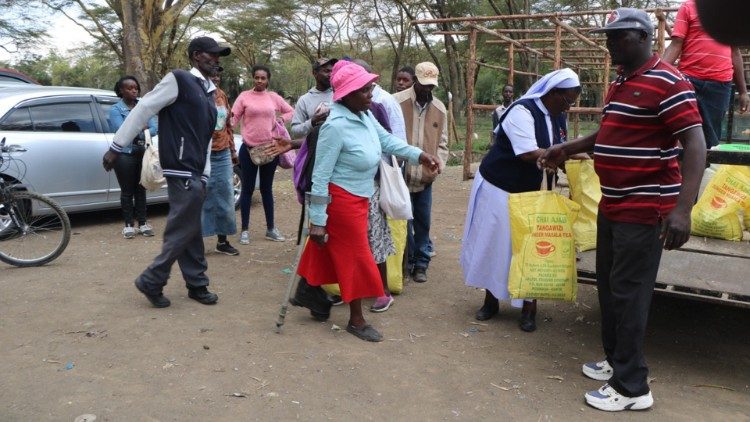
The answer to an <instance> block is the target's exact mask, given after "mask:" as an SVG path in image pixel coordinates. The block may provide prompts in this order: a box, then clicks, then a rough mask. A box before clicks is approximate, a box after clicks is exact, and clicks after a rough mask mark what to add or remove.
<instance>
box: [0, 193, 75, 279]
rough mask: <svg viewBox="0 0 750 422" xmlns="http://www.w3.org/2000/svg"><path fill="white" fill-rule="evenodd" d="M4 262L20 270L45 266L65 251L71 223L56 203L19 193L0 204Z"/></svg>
mask: <svg viewBox="0 0 750 422" xmlns="http://www.w3.org/2000/svg"><path fill="white" fill-rule="evenodd" d="M0 222H1V223H2V224H0V261H3V262H5V263H7V264H10V265H15V266H17V267H34V266H39V265H44V264H46V263H48V262H50V261H52V260H54V259H55V258H57V257H58V256H60V254H61V253H63V251H64V250H65V248H66V247H67V246H68V242H69V241H70V220H69V219H68V215H67V214H66V213H65V211H64V210H63V209H62V208H61V207H60V205H58V204H57V203H56V202H55V201H53V200H51V199H49V198H47V197H46V196H44V195H41V194H38V193H36V192H28V191H16V192H12V193H11V194H10V199H9V200H8V201H7V202H5V203H4V204H2V205H0Z"/></svg>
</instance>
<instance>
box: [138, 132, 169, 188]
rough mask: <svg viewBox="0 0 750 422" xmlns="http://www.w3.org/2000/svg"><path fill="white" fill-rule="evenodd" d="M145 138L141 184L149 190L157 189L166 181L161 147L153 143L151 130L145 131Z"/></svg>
mask: <svg viewBox="0 0 750 422" xmlns="http://www.w3.org/2000/svg"><path fill="white" fill-rule="evenodd" d="M143 137H144V138H145V143H144V148H145V149H146V150H145V151H144V152H143V161H142V165H141V186H143V187H144V188H146V190H149V191H155V190H157V189H159V188H160V187H162V185H164V183H166V181H167V180H166V179H165V178H164V173H163V172H162V169H161V163H160V162H159V149H158V148H157V147H155V146H154V145H153V144H152V143H151V134H150V133H149V130H148V129H146V130H144V131H143Z"/></svg>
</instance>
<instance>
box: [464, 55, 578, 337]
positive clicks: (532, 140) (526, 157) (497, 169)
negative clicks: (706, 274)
mask: <svg viewBox="0 0 750 422" xmlns="http://www.w3.org/2000/svg"><path fill="white" fill-rule="evenodd" d="M580 92H581V85H580V82H579V80H578V75H576V73H575V72H573V71H572V70H570V69H560V70H556V71H554V72H551V73H548V74H546V75H544V76H543V77H542V78H541V79H539V80H538V81H537V82H536V83H535V84H534V85H532V86H531V88H529V90H528V91H527V92H526V94H525V95H524V96H522V97H521V98H519V99H518V100H516V101H515V102H513V103H512V104H511V105H510V106H509V107H508V110H507V111H506V112H505V114H503V117H502V119H501V121H500V124H499V125H498V126H497V127H496V128H495V143H494V144H493V146H492V148H491V149H490V151H489V153H488V154H487V156H486V157H485V158H484V159H483V160H482V163H481V164H480V167H479V171H477V173H476V175H475V177H474V184H473V185H472V189H471V196H470V197H469V206H468V211H467V213H466V223H465V226H464V236H463V241H462V245H461V267H462V268H463V272H464V280H465V283H466V285H467V286H471V287H476V288H481V289H485V300H484V304H483V306H482V307H481V308H480V309H479V310H478V311H477V313H476V319H477V320H480V321H484V320H488V319H490V318H492V317H493V316H495V315H496V314H498V312H499V310H500V304H499V300H500V299H509V298H510V297H509V294H508V272H509V269H510V260H511V233H510V217H509V213H508V195H510V194H511V193H520V192H530V191H535V190H539V188H540V186H541V181H542V170H540V169H539V168H537V166H536V160H537V158H539V156H541V155H542V153H543V152H544V151H545V149H546V148H549V147H550V146H551V145H552V144H557V143H561V142H565V141H566V138H567V124H566V114H565V112H566V111H568V109H570V107H571V106H572V105H573V104H575V102H576V100H577V98H578V96H579V94H580ZM511 304H512V306H513V307H516V308H522V310H521V318H520V320H519V326H520V328H521V329H522V330H523V331H527V332H531V331H534V330H536V300H533V299H525V300H520V299H515V300H512V301H511Z"/></svg>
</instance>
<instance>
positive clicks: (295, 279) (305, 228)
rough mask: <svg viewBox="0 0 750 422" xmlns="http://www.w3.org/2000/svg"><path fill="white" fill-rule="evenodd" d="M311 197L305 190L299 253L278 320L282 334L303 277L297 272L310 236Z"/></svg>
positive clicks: (277, 330) (295, 259)
mask: <svg viewBox="0 0 750 422" xmlns="http://www.w3.org/2000/svg"><path fill="white" fill-rule="evenodd" d="M310 198H311V196H310V192H305V203H304V204H303V205H302V207H303V212H302V214H303V217H302V221H301V223H300V236H299V245H298V246H297V255H296V256H295V258H294V269H293V270H292V273H291V274H290V275H289V283H288V284H287V286H286V293H284V299H283V300H282V301H281V309H279V317H278V319H277V320H276V333H277V334H281V329H282V327H283V326H284V318H286V311H287V309H289V299H290V298H291V297H292V292H293V291H294V288H295V286H297V283H299V280H300V279H301V278H302V277H300V276H299V274H297V268H298V267H299V260H300V258H301V257H302V251H304V249H305V244H307V238H308V237H309V236H310V225H309V224H308V218H309V216H308V213H309V209H310Z"/></svg>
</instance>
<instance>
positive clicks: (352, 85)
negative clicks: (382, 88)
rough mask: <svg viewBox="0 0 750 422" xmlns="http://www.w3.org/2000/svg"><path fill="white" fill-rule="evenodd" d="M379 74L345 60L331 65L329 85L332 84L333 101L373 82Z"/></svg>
mask: <svg viewBox="0 0 750 422" xmlns="http://www.w3.org/2000/svg"><path fill="white" fill-rule="evenodd" d="M379 77H380V76H378V75H376V74H374V73H369V72H367V71H366V70H365V68H363V67H362V66H360V65H358V64H356V63H352V62H349V61H345V60H340V61H338V62H336V64H335V65H333V69H332V70H331V85H332V86H333V101H338V100H340V99H342V98H344V97H346V96H347V95H349V94H351V93H352V92H354V91H356V90H358V89H360V88H362V87H364V86H365V85H367V84H369V83H372V82H375V81H376V80H377V79H378V78H379Z"/></svg>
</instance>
